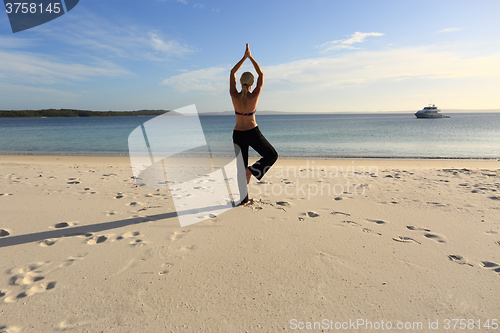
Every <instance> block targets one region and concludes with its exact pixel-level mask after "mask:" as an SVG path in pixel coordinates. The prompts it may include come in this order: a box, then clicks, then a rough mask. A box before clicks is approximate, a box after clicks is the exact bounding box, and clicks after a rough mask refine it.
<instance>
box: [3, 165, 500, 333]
mask: <svg viewBox="0 0 500 333" xmlns="http://www.w3.org/2000/svg"><path fill="white" fill-rule="evenodd" d="M250 196H251V197H252V198H254V204H253V205H250V206H248V207H236V208H233V209H230V210H228V211H227V212H225V213H223V214H221V215H219V216H217V217H214V218H210V219H207V220H205V221H203V222H200V223H197V224H193V225H190V226H187V227H180V225H179V221H178V219H177V217H176V214H175V208H174V205H173V202H172V198H171V195H170V193H169V191H166V190H151V189H144V188H141V187H137V186H136V184H135V180H134V179H133V177H132V171H131V167H130V161H129V159H128V158H126V157H87V156H17V155H8V156H0V258H1V260H0V332H9V333H11V332H55V331H68V332H215V331H217V332H278V331H280V332H283V331H308V332H320V331H325V332H328V331H353V332H354V331H370V329H371V330H375V329H377V327H378V331H382V330H389V324H390V325H391V327H392V329H395V328H396V327H398V325H399V327H401V328H403V329H402V330H401V331H406V332H426V331H434V332H437V331H441V332H442V331H448V332H452V331H455V332H457V331H463V330H460V329H459V328H458V327H459V325H461V324H463V323H465V325H466V326H467V325H468V326H467V327H468V328H470V327H471V326H470V325H476V329H477V328H478V325H480V326H481V330H484V329H485V328H483V325H485V324H487V325H489V326H490V329H491V328H492V325H493V323H496V325H498V321H499V320H500V301H499V299H498V298H499V297H498V296H499V295H500V234H499V233H500V161H487V160H482V161H473V160H375V159H374V160H371V159H365V160H364V159H354V160H350V159H338V160H335V159H334V160H322V159H314V160H313V159H310V160H306V159H280V160H278V162H277V164H276V165H275V166H274V167H273V168H272V169H271V170H270V171H269V173H268V174H267V175H266V176H265V177H264V179H263V180H262V182H258V181H256V180H255V179H252V181H251V183H250ZM453 319H463V321H455V322H454V321H453ZM447 320H448V321H447ZM354 323H355V324H356V325H355V326H353V324H354ZM457 323H458V324H457ZM370 325H371V326H370ZM377 325H378V326H377ZM430 325H431V326H433V327H431V328H436V327H437V329H434V330H431V329H430V328H429V326H430ZM436 325H437V326H436ZM446 325H450V326H451V327H449V329H446V328H447V327H446ZM453 325H457V326H456V327H455V329H453V327H454V326H453ZM308 328H310V329H308ZM499 329H500V328H499Z"/></svg>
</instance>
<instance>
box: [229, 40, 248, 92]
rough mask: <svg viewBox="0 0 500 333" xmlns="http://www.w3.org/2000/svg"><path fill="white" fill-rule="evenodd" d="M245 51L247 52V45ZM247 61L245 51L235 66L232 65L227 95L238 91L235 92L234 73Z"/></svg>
mask: <svg viewBox="0 0 500 333" xmlns="http://www.w3.org/2000/svg"><path fill="white" fill-rule="evenodd" d="M247 50H248V44H247ZM246 59H247V53H246V51H245V55H244V56H243V58H241V60H240V61H238V63H237V64H236V65H234V67H233V69H231V74H230V75H229V93H230V94H237V93H238V90H236V72H237V71H238V70H239V69H240V68H241V65H243V63H244V62H245V60H246Z"/></svg>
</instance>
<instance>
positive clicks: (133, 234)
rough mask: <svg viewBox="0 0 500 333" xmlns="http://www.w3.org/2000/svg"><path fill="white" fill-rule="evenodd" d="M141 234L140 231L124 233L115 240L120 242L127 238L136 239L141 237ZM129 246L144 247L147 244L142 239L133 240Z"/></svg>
mask: <svg viewBox="0 0 500 333" xmlns="http://www.w3.org/2000/svg"><path fill="white" fill-rule="evenodd" d="M140 234H141V233H140V232H139V231H128V232H126V233H124V234H123V235H120V236H118V237H116V238H115V240H117V241H120V240H122V239H127V238H135V237H137V236H139V235H140ZM129 244H130V245H131V246H143V245H146V243H145V242H144V241H143V240H142V239H132V240H131V241H130V242H129Z"/></svg>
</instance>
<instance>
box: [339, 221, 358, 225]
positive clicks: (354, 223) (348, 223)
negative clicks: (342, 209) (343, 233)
mask: <svg viewBox="0 0 500 333" xmlns="http://www.w3.org/2000/svg"><path fill="white" fill-rule="evenodd" d="M342 223H346V224H347V225H360V224H359V223H357V222H354V221H342Z"/></svg>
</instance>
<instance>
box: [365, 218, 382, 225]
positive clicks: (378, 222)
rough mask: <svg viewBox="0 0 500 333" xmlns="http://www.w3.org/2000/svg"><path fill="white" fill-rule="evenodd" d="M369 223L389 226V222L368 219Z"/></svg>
mask: <svg viewBox="0 0 500 333" xmlns="http://www.w3.org/2000/svg"><path fill="white" fill-rule="evenodd" d="M366 220H367V221H370V222H373V223H376V224H387V222H385V221H382V220H371V219H366Z"/></svg>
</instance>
